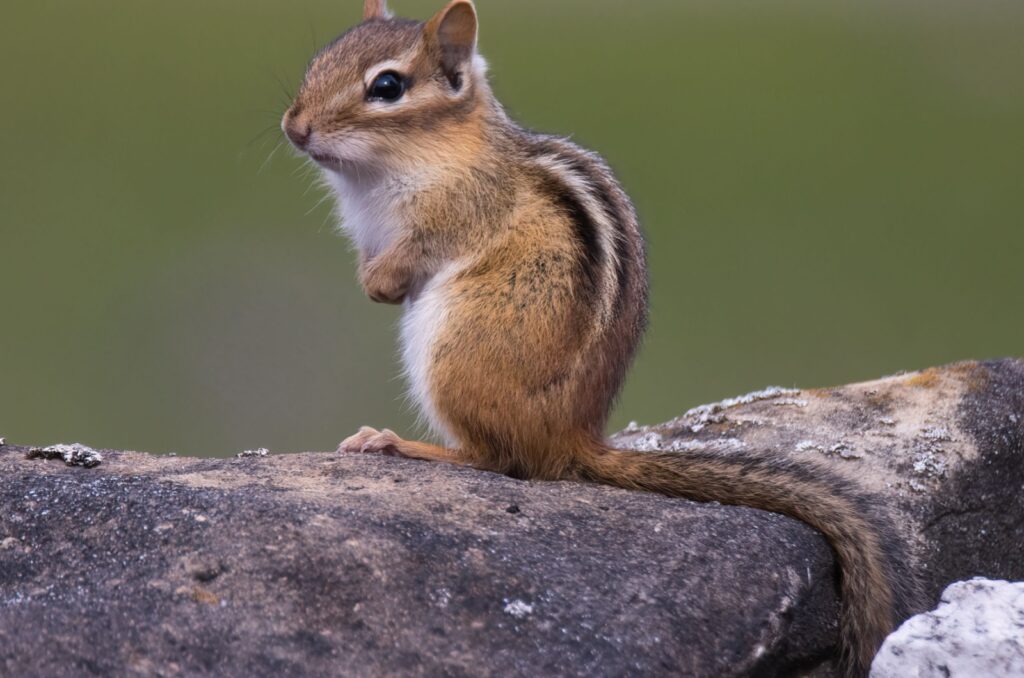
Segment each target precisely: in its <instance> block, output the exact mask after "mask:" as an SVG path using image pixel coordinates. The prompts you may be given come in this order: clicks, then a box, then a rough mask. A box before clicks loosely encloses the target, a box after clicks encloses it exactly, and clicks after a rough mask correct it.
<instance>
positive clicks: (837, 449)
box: [828, 443, 864, 459]
mask: <svg viewBox="0 0 1024 678" xmlns="http://www.w3.org/2000/svg"><path fill="white" fill-rule="evenodd" d="M828 453H829V454H835V455H839V456H840V457H841V458H843V459H862V458H863V457H864V455H863V454H861V453H860V452H858V451H857V450H855V449H854V448H853V447H852V446H850V445H849V444H847V443H836V444H835V445H833V446H832V447H830V448H828Z"/></svg>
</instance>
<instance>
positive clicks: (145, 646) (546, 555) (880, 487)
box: [0, 360, 1024, 676]
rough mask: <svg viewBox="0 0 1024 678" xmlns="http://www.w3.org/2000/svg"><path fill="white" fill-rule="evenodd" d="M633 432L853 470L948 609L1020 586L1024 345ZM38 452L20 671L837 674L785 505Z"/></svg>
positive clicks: (29, 478) (253, 462)
mask: <svg viewBox="0 0 1024 678" xmlns="http://www.w3.org/2000/svg"><path fill="white" fill-rule="evenodd" d="M343 433H345V432H343V431H341V432H339V435H341V434H343ZM617 441H618V443H619V444H621V445H623V446H626V445H629V446H633V447H637V448H643V449H665V450H678V451H680V452H681V453H685V451H686V450H687V449H692V448H694V447H695V446H710V447H713V448H716V449H721V450H723V452H729V451H730V450H742V449H743V448H744V447H758V448H764V447H767V448H770V449H774V450H777V451H778V453H779V454H783V455H789V456H792V457H795V458H801V457H807V458H814V459H817V460H818V461H821V462H824V463H827V464H830V465H832V466H834V467H835V468H836V469H837V470H838V471H839V472H844V473H849V474H851V475H854V476H855V477H857V478H858V479H859V480H860V481H861V482H862V483H863V484H864V485H865V486H866V488H867V490H868V491H869V492H872V493H873V494H875V496H877V497H878V501H879V502H882V503H884V504H885V505H887V506H889V507H890V509H891V510H892V511H893V512H894V514H895V515H897V516H898V517H899V518H900V523H901V524H900V527H901V530H902V533H903V535H904V536H905V538H906V540H907V543H908V545H910V547H911V549H912V551H913V552H914V553H916V554H917V560H916V561H915V562H914V563H911V564H908V566H912V567H914V568H915V569H917V570H919V571H920V572H922V573H923V575H924V578H925V580H926V582H927V586H928V591H929V595H930V596H931V597H932V600H933V601H934V600H937V599H938V595H939V593H940V592H941V590H942V589H943V588H944V587H945V586H946V585H947V584H948V583H950V582H953V581H957V580H962V579H967V578H969V577H973V576H985V577H990V578H997V579H1024V558H1022V557H1021V554H1022V552H1024V492H1022V490H1024V362H1021V361H1014V360H1004V361H999V362H990V363H963V364H958V365H953V366H950V367H945V368H936V369H931V370H926V371H924V372H916V373H912V374H903V375H897V376H894V377H889V378H886V379H882V380H880V381H875V382H871V383H866V384H857V385H852V386H845V387H839V388H833V389H819V390H811V391H785V390H782V389H776V390H770V391H767V392H761V393H756V394H751V395H750V396H748V397H742V398H738V399H734V400H733V401H727V402H724V403H721V404H717V405H712V406H705V407H702V408H696V409H695V410H692V411H691V412H689V413H687V414H686V415H684V416H682V417H680V418H679V419H676V420H674V421H672V422H668V423H666V424H662V425H660V426H653V427H639V426H631V427H630V428H629V429H627V431H624V432H623V433H621V434H619V436H617ZM28 451H29V448H26V447H18V446H13V445H5V446H2V447H0V674H3V675H19V676H43V675H56V674H60V675H94V674H126V673H127V674H152V675H168V676H173V675H240V676H241V675H258V676H261V675H281V674H302V675H314V676H316V675H325V676H326V675H378V674H384V673H387V674H392V675H410V676H417V675H438V674H445V675H454V676H461V675H474V676H477V675H483V676H488V675H501V676H507V675H522V676H535V675H580V676H582V675H587V676H592V675H622V674H644V675H690V676H772V675H798V674H803V675H816V676H826V675H831V668H830V659H831V657H832V656H833V653H834V650H835V641H836V623H835V617H836V611H837V603H836V597H835V584H834V569H833V562H832V556H831V552H830V550H829V548H828V547H827V545H826V544H825V542H824V540H823V538H822V537H821V536H820V535H818V534H817V533H816V532H815V531H813V530H811V529H810V528H808V527H806V526H805V525H803V524H801V523H799V522H796V521H794V520H790V519H788V518H785V517H782V516H779V515H776V514H771V513H766V512H763V511H757V510H753V509H748V508H738V507H728V506H720V505H712V504H696V503H692V502H687V501H682V500H673V499H666V498H663V497H659V496H653V495H647V494H641V493H634V492H627V491H622V490H617V489H613V488H605V487H598V486H593V485H585V484H578V483H567V482H565V483H538V482H520V481H515V480H511V479H509V478H505V477H502V476H496V475H493V474H488V473H482V472H477V471H473V470H470V469H463V468H456V467H452V466H447V465H440V464H425V463H419V462H413V461H408V460H402V459H393V458H375V457H361V456H338V455H335V454H333V453H305V454H295V455H270V456H265V457H264V456H251V457H247V458H231V459H212V460H200V459H191V458H187V457H157V456H151V455H145V454H139V453H133V452H118V451H113V450H102V451H101V452H102V463H101V464H100V465H99V466H96V467H94V468H81V467H69V466H67V465H65V464H64V463H63V462H62V461H61V460H60V459H56V460H46V459H38V458H37V459H29V458H27V456H26V455H27V453H28Z"/></svg>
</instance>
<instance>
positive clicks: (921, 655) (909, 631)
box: [871, 578, 1024, 678]
mask: <svg viewBox="0 0 1024 678" xmlns="http://www.w3.org/2000/svg"><path fill="white" fill-rule="evenodd" d="M932 676H934V677H935V678H977V677H978V676H985V677H986V678H1019V677H1020V676H1024V582H1020V583H1015V584H1011V583H1010V582H1005V581H991V580H988V579H981V578H976V579H972V580H970V581H965V582H959V583H956V584H953V585H952V586H950V587H949V588H947V589H946V590H945V592H944V593H943V594H942V602H941V603H940V605H939V607H938V608H937V609H935V610H933V611H932V612H928V613H925V614H919V615H916V616H914V617H911V618H910V619H909V620H908V621H906V622H905V623H904V624H903V625H902V626H901V627H900V628H899V629H898V630H897V631H896V632H895V633H893V634H892V635H890V636H889V637H888V638H887V639H886V641H885V644H884V645H882V649H881V650H880V651H879V652H878V656H876V657H875V662H874V664H872V666H871V678H908V677H917V678H930V677H932Z"/></svg>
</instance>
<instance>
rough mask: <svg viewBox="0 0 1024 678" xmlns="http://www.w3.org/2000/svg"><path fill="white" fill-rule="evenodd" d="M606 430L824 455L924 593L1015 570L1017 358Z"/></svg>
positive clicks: (1022, 380) (1021, 380) (653, 444)
mask: <svg viewBox="0 0 1024 678" xmlns="http://www.w3.org/2000/svg"><path fill="white" fill-rule="evenodd" d="M614 440H615V442H616V443H618V444H619V445H620V446H631V447H635V448H637V449H648V450H677V451H680V452H685V451H686V450H692V449H697V448H705V447H710V448H713V449H718V450H722V451H723V452H730V451H736V452H740V451H742V450H744V449H749V450H755V449H765V450H771V451H773V452H778V453H779V454H787V455H789V456H791V457H793V458H795V459H810V460H815V461H818V462H826V463H828V464H830V465H832V466H833V467H834V468H835V470H837V471H839V472H843V473H846V474H848V475H850V476H852V477H854V478H855V479H856V480H857V481H858V482H859V483H860V484H862V485H863V486H865V487H866V489H867V490H868V491H869V492H871V493H873V494H874V495H876V496H877V497H878V498H879V501H880V502H884V503H885V504H886V505H887V506H888V508H889V509H890V511H891V512H892V513H894V514H895V516H896V517H897V518H898V525H897V527H898V528H899V529H900V530H901V532H902V534H903V537H904V538H905V539H906V541H907V543H908V544H910V545H911V547H912V549H913V551H914V553H915V555H916V567H917V569H918V571H919V572H920V573H921V576H922V577H923V579H924V583H925V587H926V589H927V591H928V593H929V595H930V596H931V598H932V600H937V599H938V596H939V594H940V592H941V591H942V590H943V589H944V588H945V587H946V586H947V585H948V584H950V583H951V582H955V581H960V580H963V579H969V578H971V577H974V576H984V577H989V578H992V579H1024V557H1022V556H1021V554H1022V553H1024V361H1021V360H1001V361H992V362H987V363H977V362H969V363H959V364H956V365H950V366H948V367H941V368H932V369H928V370H924V371H923V372H913V373H908V374H900V375H896V376H893V377H888V378H885V379H881V380H878V381H872V382H867V383H863V384H854V385H850V386H842V387H838V388H827V389H814V390H806V391H796V390H783V389H777V388H776V389H768V390H765V391H760V392H757V393H753V394H750V395H749V396H742V397H740V398H733V399H730V400H729V401H725V402H724V403H719V404H715V405H704V406H701V407H698V408H694V409H693V410H691V411H690V412H687V413H686V414H684V415H683V416H681V417H679V418H678V419H675V420H673V421H670V422H668V423H665V424H660V425H658V426H650V427H640V426H636V427H631V428H629V429H627V430H626V431H624V432H622V433H620V434H619V435H618V436H616V437H615V438H614Z"/></svg>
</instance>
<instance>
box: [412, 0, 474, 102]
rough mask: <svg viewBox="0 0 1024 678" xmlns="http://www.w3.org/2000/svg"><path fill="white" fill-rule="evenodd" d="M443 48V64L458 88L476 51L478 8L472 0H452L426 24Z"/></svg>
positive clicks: (428, 30)
mask: <svg viewBox="0 0 1024 678" xmlns="http://www.w3.org/2000/svg"><path fill="white" fill-rule="evenodd" d="M424 31H425V33H426V36H427V39H428V40H429V41H431V42H433V43H434V44H435V45H437V47H438V48H440V51H441V68H442V70H443V71H444V73H445V75H446V76H447V77H448V81H449V82H450V83H451V84H452V87H454V88H455V89H461V88H462V80H463V75H464V72H465V70H466V69H465V66H466V64H467V63H468V62H469V61H470V60H471V59H472V58H473V55H474V54H476V33H477V20H476V9H475V8H474V7H473V3H472V2H470V0H452V1H451V2H449V3H448V5H447V6H446V7H445V8H444V9H442V10H441V11H440V12H438V13H437V14H435V15H434V18H432V19H431V20H430V21H428V22H427V24H426V26H425V27H424Z"/></svg>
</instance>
